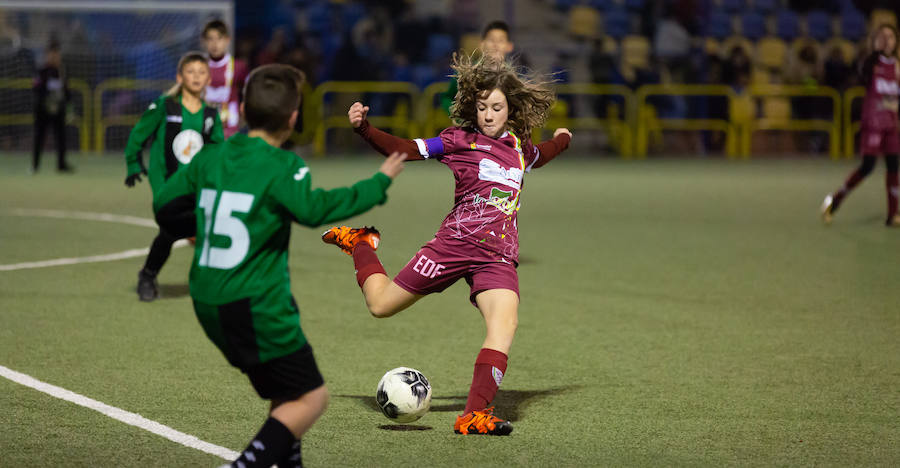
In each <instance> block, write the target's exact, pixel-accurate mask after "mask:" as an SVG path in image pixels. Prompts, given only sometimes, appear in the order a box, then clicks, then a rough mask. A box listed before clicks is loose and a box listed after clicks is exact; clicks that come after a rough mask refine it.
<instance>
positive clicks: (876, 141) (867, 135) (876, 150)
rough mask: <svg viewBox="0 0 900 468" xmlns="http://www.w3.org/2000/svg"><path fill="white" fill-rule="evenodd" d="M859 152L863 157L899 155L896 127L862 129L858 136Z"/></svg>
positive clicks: (899, 136)
mask: <svg viewBox="0 0 900 468" xmlns="http://www.w3.org/2000/svg"><path fill="white" fill-rule="evenodd" d="M859 150H860V153H862V154H863V155H873V156H874V155H877V154H898V153H900V133H898V132H897V127H893V128H886V129H883V130H880V129H867V128H863V129H862V131H861V132H860V135H859Z"/></svg>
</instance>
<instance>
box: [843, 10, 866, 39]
mask: <svg viewBox="0 0 900 468" xmlns="http://www.w3.org/2000/svg"><path fill="white" fill-rule="evenodd" d="M865 35H866V17H865V16H863V14H862V13H860V12H859V10H855V9H854V10H845V11H844V12H843V13H842V14H841V36H843V37H844V38H845V39H849V40H851V41H854V42H855V41H858V40H860V39H862V38H863V37H864V36H865Z"/></svg>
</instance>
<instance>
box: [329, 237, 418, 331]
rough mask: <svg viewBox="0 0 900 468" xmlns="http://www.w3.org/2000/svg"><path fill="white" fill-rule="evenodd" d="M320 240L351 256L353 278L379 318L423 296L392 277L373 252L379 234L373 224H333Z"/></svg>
mask: <svg viewBox="0 0 900 468" xmlns="http://www.w3.org/2000/svg"><path fill="white" fill-rule="evenodd" d="M322 241H324V242H325V243H326V244H332V245H336V246H338V247H340V248H341V250H343V251H344V253H346V254H348V255H351V256H353V263H354V266H355V267H356V278H357V281H358V282H359V287H360V289H362V292H363V297H365V299H366V307H368V308H369V312H370V313H371V314H372V315H373V316H375V317H378V318H382V317H390V316H392V315H394V314H396V313H397V312H400V311H401V310H403V309H406V308H407V307H409V306H411V305H413V304H414V303H415V302H416V301H418V300H419V299H421V298H422V296H421V295H418V294H413V293H411V292H409V291H407V290H405V289H403V288H401V287H400V286H397V284H396V283H394V282H393V281H391V279H390V277H388V275H387V272H385V271H384V267H383V266H382V265H381V262H380V261H379V260H378V256H376V255H375V251H376V250H377V249H378V244H379V243H380V242H381V234H380V233H379V232H378V230H377V229H375V228H374V227H362V228H351V227H347V226H340V227H334V228H331V229H329V230H327V231H325V233H324V234H322Z"/></svg>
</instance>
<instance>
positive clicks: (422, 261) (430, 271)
mask: <svg viewBox="0 0 900 468" xmlns="http://www.w3.org/2000/svg"><path fill="white" fill-rule="evenodd" d="M444 268H445V267H444V265H441V264H440V263H437V262H435V261H434V260H432V259H430V258H428V257H426V256H424V255H419V260H418V261H417V262H416V265H415V266H414V267H413V271H414V272H416V273H418V274H420V275H422V276H424V277H426V278H434V277H435V276H437V275H439V274H441V270H443V269H444Z"/></svg>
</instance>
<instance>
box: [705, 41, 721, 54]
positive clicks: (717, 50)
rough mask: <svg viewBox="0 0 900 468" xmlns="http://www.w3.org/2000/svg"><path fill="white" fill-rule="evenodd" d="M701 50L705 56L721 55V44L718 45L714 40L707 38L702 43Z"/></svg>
mask: <svg viewBox="0 0 900 468" xmlns="http://www.w3.org/2000/svg"><path fill="white" fill-rule="evenodd" d="M703 50H704V51H705V52H706V54H707V55H717V56H721V55H722V44H720V43H719V41H717V40H716V39H715V38H712V37H707V38H706V40H705V41H703Z"/></svg>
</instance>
